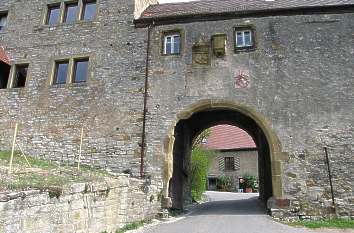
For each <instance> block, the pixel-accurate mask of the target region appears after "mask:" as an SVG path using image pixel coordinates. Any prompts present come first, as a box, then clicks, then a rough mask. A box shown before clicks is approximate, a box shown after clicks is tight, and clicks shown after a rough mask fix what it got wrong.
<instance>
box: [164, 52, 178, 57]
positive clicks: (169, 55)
mask: <svg viewBox="0 0 354 233" xmlns="http://www.w3.org/2000/svg"><path fill="white" fill-rule="evenodd" d="M161 56H162V57H182V54H181V53H173V54H161Z"/></svg>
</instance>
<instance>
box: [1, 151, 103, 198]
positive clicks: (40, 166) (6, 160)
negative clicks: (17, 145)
mask: <svg viewBox="0 0 354 233" xmlns="http://www.w3.org/2000/svg"><path fill="white" fill-rule="evenodd" d="M10 158H11V153H10V152H7V151H0V192H8V191H22V190H30V189H40V190H60V188H61V187H63V186H65V185H70V184H72V183H79V182H94V181H103V180H104V177H105V176H108V174H107V173H106V172H105V171H102V170H96V169H91V168H89V167H85V166H81V169H80V171H78V170H77V168H76V167H74V166H69V165H66V166H60V165H59V164H57V163H54V162H50V161H47V160H43V159H38V158H34V157H32V156H27V160H28V163H29V164H30V166H29V165H28V163H27V162H26V159H25V158H24V157H23V156H22V155H21V154H20V153H15V155H14V157H13V169H12V173H11V174H8V169H9V164H10Z"/></svg>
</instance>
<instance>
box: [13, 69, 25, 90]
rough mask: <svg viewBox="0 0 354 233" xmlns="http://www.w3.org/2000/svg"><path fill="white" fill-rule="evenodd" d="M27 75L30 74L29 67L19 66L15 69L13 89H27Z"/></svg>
mask: <svg viewBox="0 0 354 233" xmlns="http://www.w3.org/2000/svg"><path fill="white" fill-rule="evenodd" d="M27 73H28V65H17V66H16V67H15V76H14V82H13V85H12V87H13V88H19V87H25V85H26V79H27Z"/></svg>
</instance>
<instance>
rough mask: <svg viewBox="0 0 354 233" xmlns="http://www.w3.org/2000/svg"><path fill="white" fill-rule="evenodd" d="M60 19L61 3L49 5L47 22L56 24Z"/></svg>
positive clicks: (52, 24)
mask: <svg viewBox="0 0 354 233" xmlns="http://www.w3.org/2000/svg"><path fill="white" fill-rule="evenodd" d="M59 19H60V5H55V6H48V15H47V21H46V24H48V25H49V26H54V25H56V24H57V23H59Z"/></svg>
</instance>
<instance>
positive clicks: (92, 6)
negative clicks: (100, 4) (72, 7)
mask: <svg viewBox="0 0 354 233" xmlns="http://www.w3.org/2000/svg"><path fill="white" fill-rule="evenodd" d="M95 17H96V1H88V0H87V1H85V2H84V6H83V11H82V16H81V19H82V20H85V21H92V20H94V19H95Z"/></svg>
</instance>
